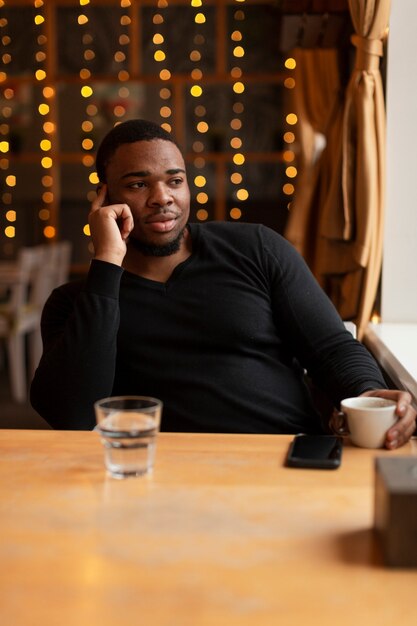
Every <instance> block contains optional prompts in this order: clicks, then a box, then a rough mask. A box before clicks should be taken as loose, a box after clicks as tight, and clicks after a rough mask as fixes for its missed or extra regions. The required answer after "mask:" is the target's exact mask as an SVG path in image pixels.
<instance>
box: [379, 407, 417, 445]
mask: <svg viewBox="0 0 417 626" xmlns="http://www.w3.org/2000/svg"><path fill="white" fill-rule="evenodd" d="M397 413H399V409H397ZM401 414H402V417H400V419H399V420H398V422H397V423H396V424H395V425H394V426H393V427H392V428H390V429H389V431H388V433H387V438H386V444H385V445H386V447H387V448H389V449H391V450H394V449H395V448H399V447H400V446H403V445H404V444H405V443H407V441H408V440H409V439H410V437H412V436H413V434H414V432H415V429H416V412H415V411H414V409H413V408H412V406H411V405H407V406H404V405H402V408H401Z"/></svg>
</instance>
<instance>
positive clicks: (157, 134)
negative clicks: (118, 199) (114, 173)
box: [96, 119, 178, 183]
mask: <svg viewBox="0 0 417 626" xmlns="http://www.w3.org/2000/svg"><path fill="white" fill-rule="evenodd" d="M153 139H163V140H164V141H170V142H171V143H174V144H175V145H177V143H176V141H175V140H174V138H173V136H172V135H171V134H170V133H169V132H168V131H166V130H165V129H164V128H162V126H159V124H155V122H149V121H148V120H141V119H133V120H127V121H126V122H121V123H120V124H117V125H116V126H114V127H113V128H112V129H111V130H110V131H109V132H108V133H107V135H105V137H104V138H103V140H102V142H101V144H100V145H99V148H98V150H97V156H96V170H97V175H98V178H99V180H100V182H102V183H105V182H106V167H107V165H108V163H109V161H110V159H111V157H112V156H113V154H114V153H115V152H116V150H117V148H118V147H119V146H121V145H122V144H124V143H135V141H152V140H153ZM177 147H178V146H177Z"/></svg>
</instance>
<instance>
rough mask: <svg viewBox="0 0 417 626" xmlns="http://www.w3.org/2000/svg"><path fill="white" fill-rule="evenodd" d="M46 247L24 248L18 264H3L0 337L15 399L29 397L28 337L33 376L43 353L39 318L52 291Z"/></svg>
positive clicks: (31, 374) (0, 269)
mask: <svg viewBox="0 0 417 626" xmlns="http://www.w3.org/2000/svg"><path fill="white" fill-rule="evenodd" d="M45 257H46V253H45V249H44V246H35V247H33V248H22V249H21V250H20V251H19V255H18V259H17V262H16V263H15V264H13V265H12V264H10V263H5V264H4V265H3V267H2V265H1V264H0V288H1V289H2V292H3V295H4V294H7V297H6V298H5V297H3V299H2V301H1V302H0V337H2V338H4V339H5V343H6V349H7V356H8V365H9V376H10V384H11V392H12V397H13V399H14V400H16V401H17V402H24V401H25V400H26V398H27V390H28V376H27V371H26V337H28V348H29V350H28V353H29V368H30V376H33V374H34V372H35V369H36V367H37V365H38V363H39V359H40V356H41V351H42V344H41V337H40V319H41V314H42V308H43V305H44V303H45V301H46V299H47V297H48V295H49V292H50V284H51V277H50V275H49V272H48V270H47V268H46V267H45V260H46V259H45Z"/></svg>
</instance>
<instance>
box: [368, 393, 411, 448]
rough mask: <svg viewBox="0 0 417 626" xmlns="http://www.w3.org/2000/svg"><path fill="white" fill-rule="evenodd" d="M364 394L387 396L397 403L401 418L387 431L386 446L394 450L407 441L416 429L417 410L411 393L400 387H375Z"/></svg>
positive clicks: (398, 413)
mask: <svg viewBox="0 0 417 626" xmlns="http://www.w3.org/2000/svg"><path fill="white" fill-rule="evenodd" d="M362 395H364V396H377V397H379V398H387V399H389V400H394V401H395V402H396V403H397V407H396V413H397V415H398V417H399V420H398V422H397V423H396V424H394V426H392V428H390V429H389V431H388V432H387V437H386V441H385V446H386V447H387V448H389V449H390V450H394V449H395V448H399V447H400V446H403V445H404V444H405V443H407V441H408V440H409V439H410V437H412V436H413V434H414V432H415V430H416V411H415V410H414V408H413V407H412V406H411V402H412V397H411V394H410V393H408V391H401V390H398V389H374V390H372V391H367V392H365V393H364V394H362Z"/></svg>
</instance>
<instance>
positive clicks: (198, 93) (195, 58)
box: [190, 0, 209, 221]
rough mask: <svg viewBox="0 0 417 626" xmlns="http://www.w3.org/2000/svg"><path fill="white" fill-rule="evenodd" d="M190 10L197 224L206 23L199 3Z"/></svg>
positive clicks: (203, 191) (204, 198) (203, 199)
mask: <svg viewBox="0 0 417 626" xmlns="http://www.w3.org/2000/svg"><path fill="white" fill-rule="evenodd" d="M191 7H192V8H193V9H194V13H193V19H194V23H195V25H196V26H195V28H196V30H195V34H194V38H193V49H192V50H191V52H190V61H191V62H192V63H193V69H192V70H191V87H190V95H191V96H192V97H193V98H194V99H195V105H194V108H193V113H194V127H195V131H196V133H197V139H196V140H195V141H194V142H193V145H192V150H193V154H194V156H193V165H194V167H195V169H196V170H197V171H198V172H201V173H198V174H196V176H194V181H193V182H194V186H195V188H196V189H197V193H196V194H195V201H196V202H197V205H198V207H199V208H198V209H197V211H196V217H197V219H198V220H200V221H205V220H207V219H208V217H209V213H208V211H207V209H206V208H205V205H207V203H208V202H209V195H208V193H207V178H206V176H205V175H204V174H203V173H202V172H203V170H204V168H205V167H206V159H205V158H204V157H203V156H202V155H201V153H203V152H204V151H205V149H206V141H205V137H206V134H207V132H208V131H209V124H208V122H207V120H206V115H207V110H206V107H205V106H204V104H203V101H204V99H203V97H204V88H203V84H202V79H203V70H202V60H203V54H204V44H205V42H206V37H205V35H204V26H205V24H206V21H207V17H206V13H205V11H204V6H203V0H191Z"/></svg>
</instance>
